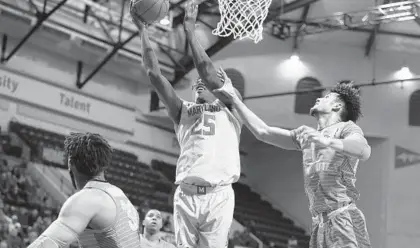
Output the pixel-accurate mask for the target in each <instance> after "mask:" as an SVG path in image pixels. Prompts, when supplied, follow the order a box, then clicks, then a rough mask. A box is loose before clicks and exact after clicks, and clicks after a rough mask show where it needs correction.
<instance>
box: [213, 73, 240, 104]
mask: <svg viewBox="0 0 420 249" xmlns="http://www.w3.org/2000/svg"><path fill="white" fill-rule="evenodd" d="M217 77H219V79H220V81H221V82H223V86H222V87H221V88H219V89H216V90H213V92H216V93H222V94H223V95H225V96H226V97H227V98H229V99H230V100H233V99H234V98H238V95H237V94H236V90H235V88H234V87H233V85H232V81H231V80H230V78H229V77H228V76H227V74H226V72H225V71H224V70H223V69H222V68H220V69H219V70H218V71H217Z"/></svg>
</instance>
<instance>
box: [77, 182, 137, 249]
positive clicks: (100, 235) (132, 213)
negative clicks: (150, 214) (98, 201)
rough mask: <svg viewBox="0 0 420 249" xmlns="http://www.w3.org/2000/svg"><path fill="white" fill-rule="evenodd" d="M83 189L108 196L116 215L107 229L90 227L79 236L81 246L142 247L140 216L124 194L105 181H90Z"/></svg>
mask: <svg viewBox="0 0 420 249" xmlns="http://www.w3.org/2000/svg"><path fill="white" fill-rule="evenodd" d="M83 189H95V190H99V191H103V192H104V193H105V194H107V195H108V196H109V197H110V198H112V200H113V201H114V203H115V211H116V212H115V213H116V215H115V220H114V222H112V224H111V225H110V226H108V227H106V228H105V229H101V230H97V229H96V230H95V229H91V228H90V227H89V226H88V228H86V229H85V231H84V232H83V233H82V234H80V236H79V243H80V245H81V246H82V247H89V248H116V247H131V248H133V247H140V236H139V215H138V212H137V210H136V209H135V207H134V206H133V204H131V202H130V200H129V199H128V198H127V196H126V195H125V194H124V192H123V191H122V190H121V189H120V188H118V187H116V186H114V185H112V184H110V183H108V182H103V181H90V182H88V183H87V184H86V186H85V187H84V188H83ZM82 191H83V190H82ZM104 205H108V204H104ZM104 210H106V207H104ZM105 215H106V214H105ZM99 223H100V221H99Z"/></svg>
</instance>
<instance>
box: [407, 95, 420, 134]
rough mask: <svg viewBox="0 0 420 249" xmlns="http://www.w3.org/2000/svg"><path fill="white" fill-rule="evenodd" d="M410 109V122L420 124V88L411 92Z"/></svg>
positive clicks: (410, 123)
mask: <svg viewBox="0 0 420 249" xmlns="http://www.w3.org/2000/svg"><path fill="white" fill-rule="evenodd" d="M408 108H409V111H408V124H409V125H410V126H420V90H417V91H415V92H413V93H412V94H411V97H410V103H409V107H408Z"/></svg>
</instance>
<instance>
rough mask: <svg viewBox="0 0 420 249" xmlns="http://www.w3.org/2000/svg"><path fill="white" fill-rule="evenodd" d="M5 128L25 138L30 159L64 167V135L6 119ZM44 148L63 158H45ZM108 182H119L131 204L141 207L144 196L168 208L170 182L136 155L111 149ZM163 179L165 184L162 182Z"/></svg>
mask: <svg viewBox="0 0 420 249" xmlns="http://www.w3.org/2000/svg"><path fill="white" fill-rule="evenodd" d="M9 130H10V131H11V132H14V133H16V134H17V135H18V136H19V137H21V139H22V140H23V141H25V142H26V143H27V144H28V146H29V147H30V148H31V150H32V151H34V153H32V158H31V160H33V161H38V162H39V161H41V162H42V163H43V164H45V165H48V166H53V167H59V168H65V169H67V165H66V164H67V162H66V160H65V158H64V153H63V150H64V139H65V136H64V135H61V134H57V133H54V132H51V131H47V130H43V129H39V128H36V127H32V126H28V125H25V124H21V123H18V122H13V121H12V122H10V124H9ZM46 148H49V149H53V150H55V151H57V152H58V153H55V154H58V155H60V154H61V155H63V158H49V157H46V155H45V154H43V153H42V151H43V150H45V149H46ZM106 178H107V179H108V180H109V182H111V183H113V184H115V185H117V186H119V187H120V188H121V189H122V190H123V191H124V192H125V193H126V194H127V195H128V197H129V198H130V199H131V201H132V202H133V204H134V205H136V206H138V207H141V206H142V203H143V202H144V201H145V200H148V202H149V203H150V205H151V206H153V207H154V208H157V209H160V210H162V211H166V212H172V207H171V206H170V205H169V203H168V198H169V194H168V193H167V192H169V191H167V190H168V189H171V185H170V184H169V183H168V181H167V179H166V178H164V177H162V176H161V175H160V174H159V173H157V172H156V171H154V170H153V169H151V168H150V167H149V166H148V165H147V164H144V163H141V162H139V161H138V158H137V156H136V155H134V154H132V153H129V152H126V151H121V150H114V153H113V157H112V162H111V165H110V166H109V167H108V169H107V170H106ZM165 183H166V184H165Z"/></svg>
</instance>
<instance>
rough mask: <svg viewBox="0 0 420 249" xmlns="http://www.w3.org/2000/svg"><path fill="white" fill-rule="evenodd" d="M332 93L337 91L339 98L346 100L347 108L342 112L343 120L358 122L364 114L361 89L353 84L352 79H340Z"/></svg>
mask: <svg viewBox="0 0 420 249" xmlns="http://www.w3.org/2000/svg"><path fill="white" fill-rule="evenodd" d="M331 92H332V93H337V94H338V98H339V99H340V100H341V101H343V102H344V105H345V108H344V110H343V111H342V112H341V119H342V121H345V122H347V121H349V120H351V121H353V122H356V121H357V120H359V118H360V117H361V116H362V110H361V107H362V104H361V100H360V89H359V88H358V87H357V86H355V85H354V84H353V82H352V81H349V80H343V81H340V82H339V83H338V84H337V85H336V86H335V87H334V88H332V89H331Z"/></svg>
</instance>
